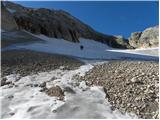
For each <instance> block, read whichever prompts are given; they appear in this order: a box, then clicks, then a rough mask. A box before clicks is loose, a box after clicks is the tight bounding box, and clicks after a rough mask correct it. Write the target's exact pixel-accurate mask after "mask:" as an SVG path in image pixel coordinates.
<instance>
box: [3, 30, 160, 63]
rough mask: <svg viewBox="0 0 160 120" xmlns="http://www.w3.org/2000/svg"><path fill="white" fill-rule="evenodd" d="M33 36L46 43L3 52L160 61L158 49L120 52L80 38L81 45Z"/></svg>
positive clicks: (11, 47)
mask: <svg viewBox="0 0 160 120" xmlns="http://www.w3.org/2000/svg"><path fill="white" fill-rule="evenodd" d="M29 34H31V33H29ZM31 35H33V34H31ZM33 36H35V37H38V38H40V39H42V40H44V42H37V43H32V44H15V45H12V46H9V47H6V48H3V49H2V51H3V50H8V49H28V50H34V51H40V52H47V53H57V54H62V55H68V56H72V57H76V58H80V59H90V60H91V59H92V60H96V59H97V60H113V59H135V60H139V59H140V60H141V59H143V60H156V61H158V50H159V49H158V48H150V49H140V50H139V49H138V50H120V49H113V48H111V47H109V46H107V45H106V44H103V43H100V42H96V41H94V40H89V39H84V38H80V43H73V42H69V41H66V40H63V39H56V38H49V37H47V36H44V35H33ZM81 45H83V46H84V48H83V50H81V49H80V46H81Z"/></svg>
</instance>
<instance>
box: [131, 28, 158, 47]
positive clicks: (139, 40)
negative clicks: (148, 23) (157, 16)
mask: <svg viewBox="0 0 160 120" xmlns="http://www.w3.org/2000/svg"><path fill="white" fill-rule="evenodd" d="M158 33H159V27H158V26H155V27H150V28H147V29H145V30H144V31H143V32H134V33H132V34H131V37H130V38H129V43H130V45H131V46H133V47H134V48H148V47H158V45H159V34H158Z"/></svg>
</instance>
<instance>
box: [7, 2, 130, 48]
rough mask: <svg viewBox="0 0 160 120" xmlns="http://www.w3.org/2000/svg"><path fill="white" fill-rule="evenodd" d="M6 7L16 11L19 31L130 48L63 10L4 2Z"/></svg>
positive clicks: (15, 16)
mask: <svg viewBox="0 0 160 120" xmlns="http://www.w3.org/2000/svg"><path fill="white" fill-rule="evenodd" d="M6 7H7V8H9V9H13V10H15V11H16V12H14V13H13V16H14V18H15V20H16V22H17V24H18V26H19V27H20V29H25V30H27V31H29V32H32V33H34V34H44V35H46V36H49V37H54V38H63V39H65V40H68V41H71V42H79V38H80V37H83V38H87V39H93V40H96V41H99V42H103V43H105V44H108V45H109V46H111V47H114V48H130V45H129V43H128V41H125V40H124V39H121V41H123V42H119V38H117V37H115V36H111V35H104V34H101V33H99V32H96V31H95V30H94V29H92V28H91V27H90V26H88V25H86V24H84V23H83V22H81V21H80V20H78V19H77V18H75V17H73V16H72V15H70V14H69V13H67V12H65V11H63V10H53V9H52V10H51V9H46V8H39V9H33V8H26V7H23V6H21V5H17V4H15V3H12V2H6Z"/></svg>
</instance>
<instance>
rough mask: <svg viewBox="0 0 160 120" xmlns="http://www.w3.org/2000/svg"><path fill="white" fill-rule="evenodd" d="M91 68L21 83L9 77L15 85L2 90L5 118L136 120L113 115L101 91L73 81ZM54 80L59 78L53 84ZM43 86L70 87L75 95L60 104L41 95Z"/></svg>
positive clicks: (43, 75) (41, 75)
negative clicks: (112, 119)
mask: <svg viewBox="0 0 160 120" xmlns="http://www.w3.org/2000/svg"><path fill="white" fill-rule="evenodd" d="M92 67H93V65H91V64H88V65H84V66H81V67H80V68H79V69H77V70H72V71H67V70H66V71H63V70H62V69H57V70H54V71H50V72H43V73H39V74H37V75H31V76H25V77H22V78H21V79H19V80H17V78H18V77H19V76H18V75H15V74H12V75H9V76H7V81H12V82H13V83H14V85H13V87H11V85H5V86H3V87H0V91H1V92H2V96H1V97H0V100H1V103H2V108H3V109H2V111H1V114H2V118H39V119H40V118H41V119H42V118H43V119H44V118H48V119H49V118H50V119H51V118H52V119H53V118H135V117H136V116H133V115H132V116H131V115H129V114H127V113H126V114H122V113H121V112H119V111H118V110H115V111H112V109H111V105H110V103H109V102H108V101H107V100H106V99H105V93H104V91H103V89H102V87H98V86H97V87H96V86H94V87H88V86H87V85H86V84H85V82H84V81H83V82H78V81H77V80H74V79H72V77H73V76H74V75H75V74H78V73H79V75H81V76H83V75H84V73H85V72H87V71H88V70H90V69H91V68H92ZM53 77H54V78H56V79H55V80H54V81H53V80H52V78H53ZM43 82H47V88H50V87H52V86H53V85H58V86H60V87H61V88H62V89H64V88H65V87H70V88H71V89H73V90H74V91H75V93H74V94H71V93H69V92H65V100H64V101H59V100H58V99H57V98H56V97H50V96H48V95H47V94H46V93H44V92H40V90H41V88H40V87H39V85H40V84H41V83H43ZM36 84H37V86H35V85H36ZM55 111H56V112H55Z"/></svg>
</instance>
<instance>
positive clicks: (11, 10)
mask: <svg viewBox="0 0 160 120" xmlns="http://www.w3.org/2000/svg"><path fill="white" fill-rule="evenodd" d="M7 10H8V11H9V12H10V13H15V12H16V10H13V9H10V8H7Z"/></svg>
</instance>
